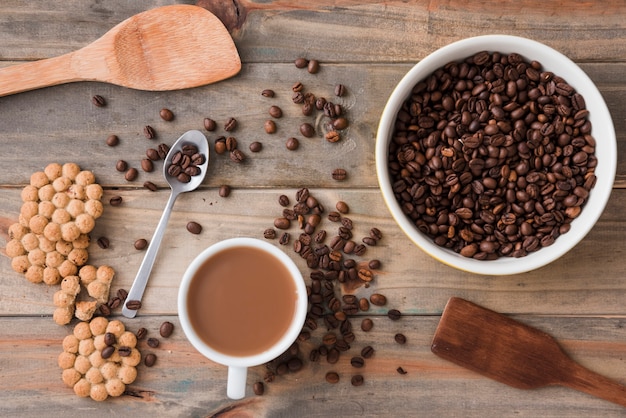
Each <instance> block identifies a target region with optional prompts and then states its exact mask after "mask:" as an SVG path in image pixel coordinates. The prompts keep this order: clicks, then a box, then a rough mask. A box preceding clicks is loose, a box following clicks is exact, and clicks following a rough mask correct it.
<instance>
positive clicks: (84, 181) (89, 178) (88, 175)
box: [74, 170, 96, 186]
mask: <svg viewBox="0 0 626 418" xmlns="http://www.w3.org/2000/svg"><path fill="white" fill-rule="evenodd" d="M74 181H75V182H76V184H78V185H81V186H88V185H90V184H93V183H95V182H96V176H94V174H93V173H92V172H91V171H87V170H84V171H81V172H80V173H78V175H76V178H75V179H74Z"/></svg>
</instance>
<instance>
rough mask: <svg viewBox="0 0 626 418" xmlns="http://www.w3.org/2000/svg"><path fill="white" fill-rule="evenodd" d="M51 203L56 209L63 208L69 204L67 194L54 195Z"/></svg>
mask: <svg viewBox="0 0 626 418" xmlns="http://www.w3.org/2000/svg"><path fill="white" fill-rule="evenodd" d="M51 202H52V204H53V205H54V206H55V207H56V208H64V207H66V206H67V204H68V203H70V197H69V196H68V195H67V193H63V192H61V193H55V194H54V196H53V197H52V200H51Z"/></svg>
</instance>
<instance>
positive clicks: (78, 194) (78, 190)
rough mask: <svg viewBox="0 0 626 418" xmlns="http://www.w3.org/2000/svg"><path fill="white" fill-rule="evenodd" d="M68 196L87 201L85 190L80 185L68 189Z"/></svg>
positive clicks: (73, 185)
mask: <svg viewBox="0 0 626 418" xmlns="http://www.w3.org/2000/svg"><path fill="white" fill-rule="evenodd" d="M67 195H68V196H69V197H71V198H72V199H78V200H86V195H85V188H84V187H83V186H81V185H80V184H72V185H71V186H69V187H68V188H67Z"/></svg>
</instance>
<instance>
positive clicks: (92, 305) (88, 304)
mask: <svg viewBox="0 0 626 418" xmlns="http://www.w3.org/2000/svg"><path fill="white" fill-rule="evenodd" d="M97 307H98V305H97V303H96V301H95V300H92V301H87V300H81V301H80V302H76V309H75V310H74V316H75V317H76V318H78V319H80V320H81V321H89V320H90V319H91V318H93V314H94V313H95V312H96V308H97ZM90 341H91V340H90Z"/></svg>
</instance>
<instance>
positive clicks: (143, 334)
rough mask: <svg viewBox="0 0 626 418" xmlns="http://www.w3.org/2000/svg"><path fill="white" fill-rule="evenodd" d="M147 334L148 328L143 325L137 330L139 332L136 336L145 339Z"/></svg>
mask: <svg viewBox="0 0 626 418" xmlns="http://www.w3.org/2000/svg"><path fill="white" fill-rule="evenodd" d="M146 335H148V330H147V329H145V328H143V327H142V328H139V329H138V330H137V333H135V336H136V337H137V339H138V340H143V339H144V338H146Z"/></svg>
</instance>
